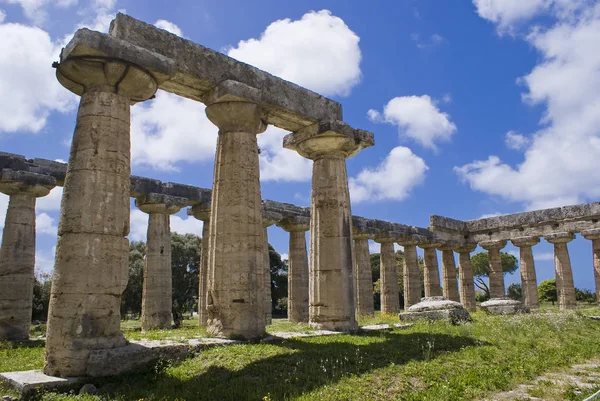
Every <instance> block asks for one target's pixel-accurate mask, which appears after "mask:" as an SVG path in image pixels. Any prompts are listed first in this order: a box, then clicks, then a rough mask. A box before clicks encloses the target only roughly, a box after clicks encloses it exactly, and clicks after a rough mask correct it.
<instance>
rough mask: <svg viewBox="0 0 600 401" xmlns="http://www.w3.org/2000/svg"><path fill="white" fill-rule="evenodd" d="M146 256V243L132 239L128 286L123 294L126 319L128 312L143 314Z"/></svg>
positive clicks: (123, 308)
mask: <svg viewBox="0 0 600 401" xmlns="http://www.w3.org/2000/svg"><path fill="white" fill-rule="evenodd" d="M145 257H146V243H145V242H142V241H132V242H131V243H130V244H129V273H128V281H127V287H126V288H125V291H123V295H122V296H121V318H123V319H126V318H127V315H128V314H130V315H131V314H132V315H137V316H139V315H141V313H142V285H143V280H144V258H145Z"/></svg>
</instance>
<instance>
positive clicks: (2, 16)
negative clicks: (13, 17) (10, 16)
mask: <svg viewBox="0 0 600 401" xmlns="http://www.w3.org/2000/svg"><path fill="white" fill-rule="evenodd" d="M5 19H6V12H4V10H3V9H1V8H0V24H1V23H3V22H4V20H5Z"/></svg>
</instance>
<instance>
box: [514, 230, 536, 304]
mask: <svg viewBox="0 0 600 401" xmlns="http://www.w3.org/2000/svg"><path fill="white" fill-rule="evenodd" d="M510 242H512V244H513V245H514V246H516V247H518V248H519V267H520V271H521V291H522V293H523V304H524V305H525V306H527V307H529V309H531V310H534V309H539V308H540V301H539V297H538V290H537V278H536V274H535V264H534V261H533V252H532V250H531V247H532V246H534V245H535V244H537V243H538V242H540V239H539V237H520V238H514V239H511V240H510Z"/></svg>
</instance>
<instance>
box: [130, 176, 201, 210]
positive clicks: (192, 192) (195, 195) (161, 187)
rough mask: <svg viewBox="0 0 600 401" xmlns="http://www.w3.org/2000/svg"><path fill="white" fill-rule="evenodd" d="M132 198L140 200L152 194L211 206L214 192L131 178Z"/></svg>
mask: <svg viewBox="0 0 600 401" xmlns="http://www.w3.org/2000/svg"><path fill="white" fill-rule="evenodd" d="M130 191H131V197H133V198H140V197H143V196H145V195H147V194H150V193H155V194H165V195H171V196H176V197H180V198H186V199H187V200H188V205H190V206H191V205H196V204H204V203H208V204H209V205H210V200H211V196H212V190H210V189H204V188H198V187H193V186H191V185H185V184H178V183H173V182H162V181H160V180H155V179H152V178H145V177H138V176H134V175H132V176H131V190H130Z"/></svg>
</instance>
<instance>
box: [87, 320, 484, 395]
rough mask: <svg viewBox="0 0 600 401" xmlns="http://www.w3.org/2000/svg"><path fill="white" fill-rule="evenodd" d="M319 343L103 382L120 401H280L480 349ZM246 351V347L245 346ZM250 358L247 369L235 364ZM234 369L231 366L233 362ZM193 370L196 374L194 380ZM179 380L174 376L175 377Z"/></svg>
mask: <svg viewBox="0 0 600 401" xmlns="http://www.w3.org/2000/svg"><path fill="white" fill-rule="evenodd" d="M319 341H320V340H285V341H281V342H275V343H271V345H273V346H276V347H282V348H284V349H280V350H279V352H280V353H279V354H277V355H272V356H267V357H264V358H262V359H257V358H260V356H257V355H256V352H257V351H258V350H260V348H256V349H254V350H252V349H250V348H239V352H238V353H237V354H232V355H230V356H227V357H225V356H223V355H222V356H221V357H222V358H221V357H220V358H219V359H214V361H212V362H213V363H212V365H210V366H209V367H208V369H206V368H205V367H204V366H206V365H208V364H210V363H211V361H209V360H206V359H204V360H203V356H202V354H199V355H198V356H197V357H196V358H195V359H193V360H188V361H186V362H184V363H183V364H182V365H180V366H178V367H176V368H174V371H171V372H169V374H167V373H166V372H165V371H164V370H162V371H161V370H160V369H159V370H158V373H154V374H150V373H149V374H145V375H130V376H127V377H120V378H117V379H111V380H110V381H103V382H100V383H98V384H100V385H101V386H102V387H103V388H104V389H105V390H106V391H108V392H110V393H116V394H117V395H122V396H123V397H124V399H125V400H138V399H145V400H174V399H176V398H177V399H180V400H183V399H185V400H262V399H263V397H265V396H266V395H269V397H270V398H268V399H270V400H283V399H288V398H290V397H293V396H296V395H300V394H302V393H304V392H307V391H311V390H314V389H317V388H319V387H322V386H325V385H328V384H332V383H336V382H337V381H339V380H340V379H342V378H344V377H348V376H352V375H361V374H365V373H369V372H371V371H373V370H375V369H378V368H383V367H387V366H390V365H403V364H406V363H408V362H410V361H423V360H429V359H433V358H435V357H437V356H439V355H440V354H443V353H449V352H456V351H459V350H461V349H463V348H465V347H471V346H478V345H485V344H482V343H481V342H478V341H476V340H474V339H472V338H470V337H460V336H451V335H447V334H429V333H396V332H392V333H368V334H362V335H358V336H351V337H350V336H343V337H338V338H336V337H329V338H328V339H327V340H326V341H327V342H326V343H320V342H319ZM249 347H251V346H249ZM226 358H230V359H234V360H236V361H237V364H238V365H239V366H243V367H241V368H240V369H227V368H224V367H223V366H218V365H219V364H220V363H221V361H223V359H226ZM244 359H250V360H249V361H248V363H247V364H243V363H240V362H242V361H243V360H244ZM234 365H235V363H234ZM194 370H197V371H199V372H202V373H199V374H198V375H194V374H193V372H194ZM178 376H180V377H178Z"/></svg>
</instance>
